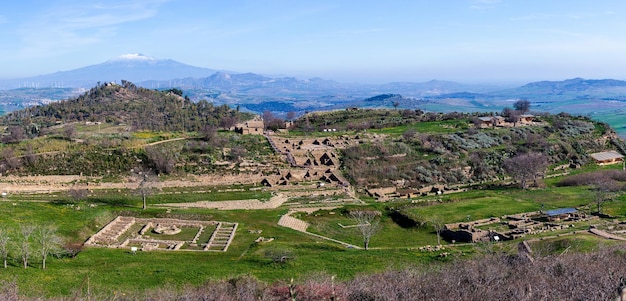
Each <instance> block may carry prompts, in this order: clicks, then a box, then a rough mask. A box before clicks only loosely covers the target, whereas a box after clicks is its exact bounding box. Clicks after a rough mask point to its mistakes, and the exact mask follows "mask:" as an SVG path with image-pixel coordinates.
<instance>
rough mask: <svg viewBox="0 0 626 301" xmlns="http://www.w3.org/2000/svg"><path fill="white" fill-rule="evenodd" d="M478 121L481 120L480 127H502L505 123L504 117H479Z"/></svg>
mask: <svg viewBox="0 0 626 301" xmlns="http://www.w3.org/2000/svg"><path fill="white" fill-rule="evenodd" d="M478 120H480V127H493V126H501V125H502V124H503V123H504V117H502V116H485V117H478Z"/></svg>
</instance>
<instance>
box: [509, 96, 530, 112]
mask: <svg viewBox="0 0 626 301" xmlns="http://www.w3.org/2000/svg"><path fill="white" fill-rule="evenodd" d="M513 108H515V110H517V111H519V112H520V114H526V113H527V112H528V110H530V101H528V99H520V100H518V101H516V102H514V103H513Z"/></svg>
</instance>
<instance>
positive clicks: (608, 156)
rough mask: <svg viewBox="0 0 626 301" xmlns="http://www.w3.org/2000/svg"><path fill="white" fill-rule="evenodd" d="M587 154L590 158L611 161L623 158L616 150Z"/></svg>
mask: <svg viewBox="0 0 626 301" xmlns="http://www.w3.org/2000/svg"><path fill="white" fill-rule="evenodd" d="M589 156H591V158H593V159H594V160H596V161H611V160H616V159H622V158H624V155H622V154H620V153H618V152H616V151H608V152H599V153H593V154H590V155H589Z"/></svg>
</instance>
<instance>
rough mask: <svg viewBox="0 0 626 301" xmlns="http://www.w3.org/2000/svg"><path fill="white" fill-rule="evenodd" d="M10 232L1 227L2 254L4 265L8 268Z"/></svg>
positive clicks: (0, 242)
mask: <svg viewBox="0 0 626 301" xmlns="http://www.w3.org/2000/svg"><path fill="white" fill-rule="evenodd" d="M9 240H10V236H9V232H8V231H7V230H6V229H2V228H0V256H2V262H3V266H4V268H5V269H6V268H7V259H8V257H9Z"/></svg>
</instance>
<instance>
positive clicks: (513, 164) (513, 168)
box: [503, 153, 548, 189]
mask: <svg viewBox="0 0 626 301" xmlns="http://www.w3.org/2000/svg"><path fill="white" fill-rule="evenodd" d="M547 167H548V158H547V157H546V156H545V155H544V154H542V153H526V154H520V155H517V156H515V157H511V158H508V159H506V160H504V163H503V168H504V170H505V171H506V173H508V174H509V175H510V176H511V177H512V178H513V179H515V181H517V182H518V183H519V184H520V187H521V188H522V189H526V188H528V181H529V180H531V181H533V183H534V184H535V185H537V177H538V176H539V175H540V174H541V173H543V172H544V171H545V169H546V168H547Z"/></svg>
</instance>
